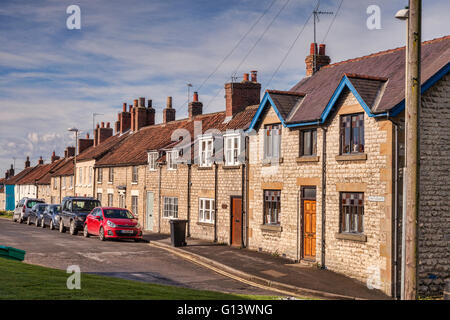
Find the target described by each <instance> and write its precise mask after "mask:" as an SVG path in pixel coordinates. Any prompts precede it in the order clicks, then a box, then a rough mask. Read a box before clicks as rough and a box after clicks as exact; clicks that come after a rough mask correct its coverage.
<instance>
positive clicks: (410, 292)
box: [404, 0, 422, 300]
mask: <svg viewBox="0 0 450 320" xmlns="http://www.w3.org/2000/svg"><path fill="white" fill-rule="evenodd" d="M421 16H422V1H421V0H409V23H408V24H409V27H408V44H409V45H408V53H407V61H406V65H407V69H406V70H407V75H406V77H407V79H406V81H407V87H406V88H405V89H406V92H405V94H406V96H405V120H406V123H407V126H406V130H405V131H406V145H407V149H406V185H407V191H406V201H407V203H406V221H404V223H406V235H405V241H406V242H405V246H406V247H405V253H406V257H405V258H406V259H405V260H406V261H405V294H404V297H405V299H406V300H415V299H416V298H417V250H418V249H417V218H418V211H419V177H418V175H419V131H418V130H419V109H420V96H421V94H420V55H421V53H420V51H421V50H420V49H421V43H422V42H421V41H422V40H421V38H422V35H421V33H422V30H421V29H422V26H421V19H422V17H421Z"/></svg>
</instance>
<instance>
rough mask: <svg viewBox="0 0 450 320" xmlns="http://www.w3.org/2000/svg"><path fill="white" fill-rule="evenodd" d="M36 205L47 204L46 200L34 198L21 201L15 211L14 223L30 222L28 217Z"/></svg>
mask: <svg viewBox="0 0 450 320" xmlns="http://www.w3.org/2000/svg"><path fill="white" fill-rule="evenodd" d="M36 203H45V201H44V200H41V199H33V198H23V199H22V200H20V201H19V203H18V204H17V206H16V208H15V209H14V214H13V221H14V222H16V221H18V222H19V223H22V222H24V221H25V220H28V215H29V214H30V212H31V208H32V207H33V206H34V205H35V204H36Z"/></svg>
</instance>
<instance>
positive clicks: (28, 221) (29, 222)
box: [27, 217, 31, 225]
mask: <svg viewBox="0 0 450 320" xmlns="http://www.w3.org/2000/svg"><path fill="white" fill-rule="evenodd" d="M30 224H31V219H30V217H28V219H27V225H30Z"/></svg>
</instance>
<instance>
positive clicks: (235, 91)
mask: <svg viewBox="0 0 450 320" xmlns="http://www.w3.org/2000/svg"><path fill="white" fill-rule="evenodd" d="M251 74H252V81H249V74H248V73H244V79H243V80H242V81H241V82H231V83H226V84H225V100H226V112H225V114H226V117H227V118H229V117H233V116H234V115H235V114H236V113H238V112H241V111H243V110H244V109H245V108H246V107H248V106H251V105H255V104H259V102H260V93H261V84H260V83H258V82H257V76H256V74H257V72H256V71H251Z"/></svg>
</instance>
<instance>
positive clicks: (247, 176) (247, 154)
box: [242, 135, 250, 248]
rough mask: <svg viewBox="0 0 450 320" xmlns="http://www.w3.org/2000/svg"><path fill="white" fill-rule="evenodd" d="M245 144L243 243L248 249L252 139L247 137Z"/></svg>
mask: <svg viewBox="0 0 450 320" xmlns="http://www.w3.org/2000/svg"><path fill="white" fill-rule="evenodd" d="M244 143H245V171H244V172H245V192H244V197H243V198H242V200H244V199H245V207H244V208H245V211H243V212H242V213H243V214H245V220H243V221H245V238H244V237H242V239H243V240H242V241H244V239H245V242H244V243H243V244H244V248H246V247H248V229H249V223H250V221H249V219H250V218H249V216H248V214H247V213H248V212H249V190H250V187H249V181H250V137H249V136H247V135H245V137H244ZM242 219H244V216H242ZM242 231H244V228H242Z"/></svg>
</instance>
